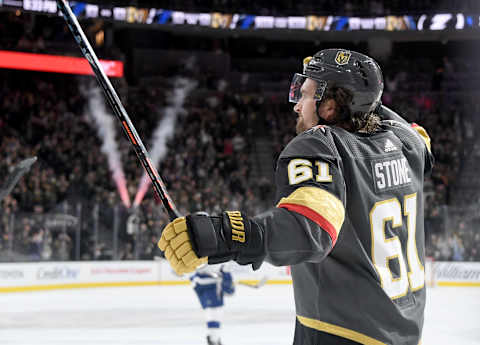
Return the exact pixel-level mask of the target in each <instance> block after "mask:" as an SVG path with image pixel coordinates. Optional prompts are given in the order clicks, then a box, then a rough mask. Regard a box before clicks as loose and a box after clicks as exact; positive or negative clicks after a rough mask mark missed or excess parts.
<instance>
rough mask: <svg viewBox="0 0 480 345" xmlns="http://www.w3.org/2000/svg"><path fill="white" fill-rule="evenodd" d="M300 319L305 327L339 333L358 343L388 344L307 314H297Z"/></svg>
mask: <svg viewBox="0 0 480 345" xmlns="http://www.w3.org/2000/svg"><path fill="white" fill-rule="evenodd" d="M297 319H298V321H299V322H300V323H301V324H302V325H304V326H305V327H309V328H313V329H316V330H317V331H322V332H325V333H329V334H333V335H337V336H339V337H342V338H346V339H350V340H353V341H356V342H357V343H360V344H363V345H387V344H386V343H383V342H381V341H379V340H377V339H374V338H372V337H369V336H368V335H365V334H362V333H360V332H357V331H354V330H351V329H348V328H344V327H340V326H337V325H333V324H331V323H328V322H323V321H320V320H315V319H311V318H308V317H305V316H300V315H297Z"/></svg>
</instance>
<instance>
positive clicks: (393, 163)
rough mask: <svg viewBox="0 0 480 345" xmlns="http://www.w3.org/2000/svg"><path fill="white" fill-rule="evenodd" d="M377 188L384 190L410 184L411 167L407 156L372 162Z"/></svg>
mask: <svg viewBox="0 0 480 345" xmlns="http://www.w3.org/2000/svg"><path fill="white" fill-rule="evenodd" d="M372 167H373V176H374V184H375V190H376V191H377V192H383V191H387V190H391V189H395V188H400V187H403V186H407V185H410V184H411V183H412V177H411V169H410V166H409V164H408V161H407V159H406V158H405V157H399V158H394V159H392V158H388V159H383V160H380V161H374V162H372Z"/></svg>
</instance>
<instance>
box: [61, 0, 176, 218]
mask: <svg viewBox="0 0 480 345" xmlns="http://www.w3.org/2000/svg"><path fill="white" fill-rule="evenodd" d="M57 6H58V8H59V9H60V11H61V12H62V14H63V18H64V19H65V21H66V23H67V25H68V27H69V28H70V31H71V32H72V34H73V37H74V38H75V41H77V44H78V46H79V47H80V49H81V50H82V53H83V55H84V56H85V58H86V59H87V60H88V62H89V63H90V66H92V69H93V72H94V73H95V76H96V77H97V80H98V82H99V83H100V86H101V87H102V89H103V91H104V93H105V96H106V97H107V100H108V103H109V104H110V106H111V107H112V109H113V112H114V113H115V115H116V116H117V118H118V119H119V120H120V122H121V124H122V128H123V131H124V132H125V135H126V136H127V138H128V139H129V140H130V143H131V144H132V145H133V148H134V149H135V153H136V154H137V156H138V159H139V160H140V162H141V163H142V165H143V167H144V168H145V170H146V171H147V173H148V176H149V177H150V180H151V181H152V185H153V189H154V191H155V193H156V196H157V197H158V198H159V199H160V200H161V201H162V204H163V206H164V207H165V210H166V211H167V213H168V216H169V217H170V220H173V219H175V218H178V217H181V215H180V213H179V212H178V211H177V209H176V207H175V204H174V203H173V201H172V199H171V198H170V196H169V195H168V193H167V190H166V188H165V184H164V183H163V181H162V179H161V178H160V175H159V174H158V172H157V170H156V169H155V167H154V166H153V164H152V161H151V159H150V155H149V154H148V152H147V150H146V148H145V146H144V145H143V142H142V139H140V136H139V135H138V133H137V130H136V129H135V127H134V126H133V124H132V121H131V120H130V117H129V116H128V114H127V112H126V111H125V108H124V107H123V105H122V103H121V102H120V98H119V97H118V95H117V93H116V92H115V89H114V88H113V86H112V84H111V83H110V80H109V79H108V78H107V75H106V74H105V72H104V71H103V68H102V66H101V65H100V63H99V61H98V58H97V56H96V55H95V52H94V51H93V49H92V46H91V45H90V43H89V42H88V40H87V37H86V36H85V33H84V32H83V30H82V28H81V26H80V24H79V23H78V20H77V18H76V17H75V15H74V14H73V12H72V10H71V8H70V6H69V5H68V3H67V1H66V0H57Z"/></svg>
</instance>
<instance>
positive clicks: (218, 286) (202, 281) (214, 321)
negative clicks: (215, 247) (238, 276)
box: [190, 265, 235, 345]
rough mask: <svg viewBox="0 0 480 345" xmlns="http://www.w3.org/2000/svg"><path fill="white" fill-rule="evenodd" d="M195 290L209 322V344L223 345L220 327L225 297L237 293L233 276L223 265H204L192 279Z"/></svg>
mask: <svg viewBox="0 0 480 345" xmlns="http://www.w3.org/2000/svg"><path fill="white" fill-rule="evenodd" d="M190 280H191V282H192V285H193V289H194V290H195V293H196V294H197V297H198V300H199V301H200V304H201V306H202V309H203V310H204V311H205V318H206V321H207V344H208V345H222V343H221V341H220V326H221V321H220V320H221V319H222V313H223V305H224V303H223V297H224V295H228V296H231V295H233V294H234V292H235V286H234V285H233V279H232V274H231V273H230V272H228V271H227V269H226V268H225V267H224V265H222V266H221V267H220V269H218V266H208V265H204V266H201V267H199V268H198V269H197V270H196V271H195V273H194V274H193V275H192V276H191V277H190Z"/></svg>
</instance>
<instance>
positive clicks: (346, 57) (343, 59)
mask: <svg viewBox="0 0 480 345" xmlns="http://www.w3.org/2000/svg"><path fill="white" fill-rule="evenodd" d="M350 56H352V53H350V52H349V51H346V50H339V51H338V52H337V55H336V56H335V62H336V63H337V65H346V64H347V63H348V61H350Z"/></svg>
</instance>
